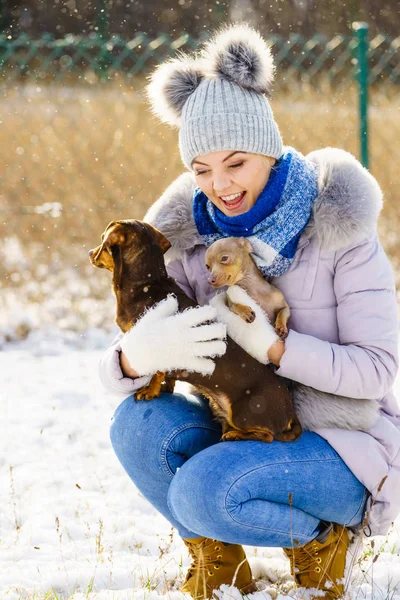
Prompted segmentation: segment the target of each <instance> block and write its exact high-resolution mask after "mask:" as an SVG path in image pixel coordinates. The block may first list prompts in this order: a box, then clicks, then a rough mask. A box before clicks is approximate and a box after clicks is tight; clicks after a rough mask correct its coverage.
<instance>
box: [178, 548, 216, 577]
mask: <svg viewBox="0 0 400 600" xmlns="http://www.w3.org/2000/svg"><path fill="white" fill-rule="evenodd" d="M186 544H187V546H188V548H189V552H190V554H191V556H192V564H191V565H190V567H189V569H188V573H187V578H189V577H190V576H192V575H194V574H195V573H196V576H198V575H199V574H200V572H202V573H204V574H205V573H206V571H207V574H208V575H212V574H213V573H211V572H210V567H214V568H216V569H219V567H220V564H221V559H222V558H223V556H222V554H221V551H222V542H217V541H214V540H213V543H211V544H210V540H209V539H205V540H202V541H201V542H200V544H198V543H197V544H196V543H194V542H186ZM218 553H219V554H218Z"/></svg>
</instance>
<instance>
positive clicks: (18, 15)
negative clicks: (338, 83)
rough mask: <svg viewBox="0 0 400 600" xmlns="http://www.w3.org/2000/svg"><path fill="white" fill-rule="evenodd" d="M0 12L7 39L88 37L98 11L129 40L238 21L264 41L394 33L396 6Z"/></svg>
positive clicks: (294, 0)
mask: <svg viewBox="0 0 400 600" xmlns="http://www.w3.org/2000/svg"><path fill="white" fill-rule="evenodd" d="M0 6H1V11H0V12H1V14H2V18H1V29H2V30H3V31H4V33H5V34H6V35H17V34H19V33H22V32H25V33H27V34H29V35H30V36H33V37H35V36H38V35H40V34H42V33H45V32H46V33H52V34H54V35H57V36H59V37H62V36H64V35H65V34H68V33H73V34H89V33H91V32H94V31H96V27H98V25H99V12H100V11H103V12H104V13H106V14H107V15H109V17H108V19H107V20H108V23H109V26H108V31H109V33H119V34H121V35H123V36H124V37H128V38H130V37H132V36H133V35H134V33H135V32H137V31H144V32H146V33H148V34H149V35H150V36H155V35H157V34H158V33H160V32H163V33H168V34H171V35H175V34H176V33H181V32H182V31H185V32H187V33H190V34H191V35H193V36H195V37H198V36H200V35H201V33H202V32H204V31H209V30H210V29H214V28H215V27H216V26H218V25H220V24H221V23H222V22H226V21H227V20H228V21H231V20H243V19H244V20H246V21H248V22H250V23H251V24H253V25H256V26H257V27H258V28H259V30H260V31H261V32H262V33H263V34H265V35H269V34H271V33H279V34H280V35H288V34H289V33H291V32H295V33H300V34H303V35H305V36H312V35H313V34H314V33H315V32H318V33H321V34H324V35H327V36H333V35H336V34H338V33H339V34H340V33H342V34H345V33H349V32H350V31H351V24H352V22H353V21H367V22H368V23H369V24H370V26H371V28H372V34H373V35H374V34H375V33H376V32H377V31H381V32H385V33H386V34H387V35H391V36H394V37H395V36H397V35H398V32H399V5H398V1H397V0H345V1H344V2H343V0H202V1H201V2H199V1H198V0H66V1H63V0H1V1H0ZM100 21H101V19H100Z"/></svg>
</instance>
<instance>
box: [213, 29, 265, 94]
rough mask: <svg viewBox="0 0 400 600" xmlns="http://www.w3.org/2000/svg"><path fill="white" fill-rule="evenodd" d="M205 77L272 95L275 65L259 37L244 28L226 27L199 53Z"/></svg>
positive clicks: (251, 30) (255, 32) (256, 33)
mask: <svg viewBox="0 0 400 600" xmlns="http://www.w3.org/2000/svg"><path fill="white" fill-rule="evenodd" d="M202 57H203V58H204V63H205V71H206V76H208V77H223V78H225V79H227V80H229V81H233V82H234V83H236V84H237V85H239V86H241V87H242V88H244V89H247V90H254V91H255V92H259V93H261V94H266V95H267V96H270V95H271V90H272V83H273V80H274V75H275V66H274V61H273V57H272V54H271V50H270V48H269V46H268V45H267V43H266V42H265V41H264V40H263V38H262V37H261V35H260V34H259V33H258V32H257V31H255V30H254V29H251V28H250V27H248V26H247V25H233V26H227V27H225V28H224V29H222V30H221V31H219V32H218V33H217V34H216V35H215V36H214V37H213V38H212V39H211V40H210V41H208V42H206V45H205V48H204V49H203V51H202Z"/></svg>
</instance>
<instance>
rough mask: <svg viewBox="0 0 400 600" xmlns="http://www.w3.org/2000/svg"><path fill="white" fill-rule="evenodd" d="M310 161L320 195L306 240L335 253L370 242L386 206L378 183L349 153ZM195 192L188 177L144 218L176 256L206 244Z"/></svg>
mask: <svg viewBox="0 0 400 600" xmlns="http://www.w3.org/2000/svg"><path fill="white" fill-rule="evenodd" d="M306 158H307V159H308V160H310V161H311V162H313V163H314V164H316V165H317V167H318V170H319V195H318V197H317V198H316V200H315V202H314V205H313V212H312V216H311V219H310V221H309V223H308V225H307V227H306V229H305V231H304V234H303V235H305V236H306V237H307V238H308V239H316V240H317V241H318V243H319V245H320V246H321V247H322V248H325V249H328V250H332V251H335V250H338V249H339V248H344V247H346V246H348V245H350V244H356V243H358V242H360V241H361V240H363V239H365V238H367V237H368V236H370V235H371V233H372V232H373V231H375V229H376V225H377V220H378V216H379V213H380V211H381V209H382V204H383V200H382V192H381V189H380V187H379V185H378V183H377V181H376V179H375V178H374V177H373V176H372V175H371V174H370V173H369V172H368V171H367V170H366V169H365V168H364V167H363V166H362V165H361V164H360V163H359V162H358V160H357V159H356V158H355V157H354V156H353V155H352V154H350V153H349V152H346V151H345V150H339V149H337V148H324V149H323V150H316V151H314V152H311V153H310V154H308V155H307V157H306ZM195 187H196V184H195V179H194V176H193V174H192V173H190V172H187V173H183V174H182V175H180V176H179V177H178V178H177V179H176V180H175V181H174V182H173V183H172V184H171V185H170V186H169V187H168V188H167V189H166V191H165V192H164V193H163V195H162V196H161V197H160V198H159V199H158V200H157V201H156V202H155V203H154V204H153V205H152V206H151V207H150V208H149V210H148V211H147V213H146V215H145V217H144V221H146V222H147V223H150V224H151V225H154V227H156V228H157V229H159V230H160V231H161V232H162V233H163V234H164V235H165V236H166V237H167V238H168V240H169V241H170V242H171V244H172V248H173V249H175V250H189V249H190V248H193V246H196V245H197V244H203V242H202V239H201V237H200V235H199V233H198V231H197V229H196V225H195V222H194V218H193V211H192V197H193V191H194V189H195Z"/></svg>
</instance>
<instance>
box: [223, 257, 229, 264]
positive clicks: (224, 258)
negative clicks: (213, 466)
mask: <svg viewBox="0 0 400 600" xmlns="http://www.w3.org/2000/svg"><path fill="white" fill-rule="evenodd" d="M228 260H229V256H221V262H222V263H227V262H228Z"/></svg>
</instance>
